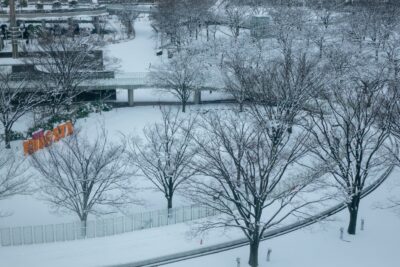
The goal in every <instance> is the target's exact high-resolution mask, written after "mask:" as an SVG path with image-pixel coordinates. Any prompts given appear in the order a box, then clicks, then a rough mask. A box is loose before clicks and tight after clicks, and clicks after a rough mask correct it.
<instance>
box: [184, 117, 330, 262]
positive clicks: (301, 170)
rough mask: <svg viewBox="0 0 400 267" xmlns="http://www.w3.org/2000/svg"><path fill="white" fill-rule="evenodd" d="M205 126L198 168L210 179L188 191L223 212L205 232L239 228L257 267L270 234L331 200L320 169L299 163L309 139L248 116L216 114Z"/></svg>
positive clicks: (194, 182)
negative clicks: (320, 190)
mask: <svg viewBox="0 0 400 267" xmlns="http://www.w3.org/2000/svg"><path fill="white" fill-rule="evenodd" d="M200 125H201V126H200V127H201V130H200V131H199V132H198V133H197V134H196V142H197V144H198V147H199V148H198V149H199V154H198V156H197V157H196V160H195V165H196V168H197V170H198V171H199V173H200V174H202V175H204V176H205V177H198V178H193V179H191V183H190V185H189V186H188V188H187V190H186V192H187V193H188V195H189V196H190V197H191V198H192V199H193V200H194V201H195V202H197V203H200V204H202V205H205V206H207V207H210V208H212V209H215V210H217V211H219V212H220V213H222V216H218V217H216V218H215V217H214V218H211V219H209V220H207V221H205V222H202V225H201V226H200V230H208V229H213V228H238V229H240V230H241V231H243V233H244V235H245V236H246V237H247V239H248V240H249V242H250V256H249V265H250V266H252V267H256V266H258V248H259V243H260V240H261V238H262V237H263V235H264V233H265V231H267V230H268V229H271V228H274V227H277V226H280V225H281V224H282V223H284V222H287V221H288V220H293V219H296V218H297V217H298V216H300V217H308V216H310V210H308V209H307V207H309V208H310V207H311V206H313V208H316V206H314V205H319V204H320V203H321V202H322V201H323V200H325V199H328V197H326V198H325V197H323V196H321V195H320V194H315V190H317V188H319V187H320V186H319V185H318V186H317V183H318V181H319V177H320V176H321V174H322V172H321V169H319V168H317V167H316V166H309V167H306V166H305V165H303V166H301V165H300V164H299V162H301V161H302V159H304V157H305V156H306V154H307V148H306V144H307V139H308V137H309V135H308V133H307V132H306V131H302V130H300V129H299V131H296V134H291V133H289V132H288V131H276V129H277V128H281V127H282V128H286V125H285V124H284V123H283V124H280V123H279V121H275V123H274V124H270V125H269V126H267V125H264V124H259V123H258V122H257V121H255V120H254V119H253V118H252V116H251V115H250V114H248V113H246V112H242V113H239V114H234V113H224V114H211V115H210V116H206V117H204V120H203V122H202V123H201V124H200ZM303 162H304V161H303ZM311 192H314V194H313V195H312V194H310V195H308V193H311ZM314 211H315V210H314Z"/></svg>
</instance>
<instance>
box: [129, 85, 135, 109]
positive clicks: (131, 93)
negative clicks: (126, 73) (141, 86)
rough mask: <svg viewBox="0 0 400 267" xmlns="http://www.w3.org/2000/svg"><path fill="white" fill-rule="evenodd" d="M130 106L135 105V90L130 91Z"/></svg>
mask: <svg viewBox="0 0 400 267" xmlns="http://www.w3.org/2000/svg"><path fill="white" fill-rule="evenodd" d="M128 105H129V106H130V107H133V105H134V91H133V89H128Z"/></svg>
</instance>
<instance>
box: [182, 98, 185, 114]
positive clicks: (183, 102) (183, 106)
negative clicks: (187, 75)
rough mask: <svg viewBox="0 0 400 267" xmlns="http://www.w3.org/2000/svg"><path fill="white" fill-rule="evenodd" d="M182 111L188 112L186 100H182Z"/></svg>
mask: <svg viewBox="0 0 400 267" xmlns="http://www.w3.org/2000/svg"><path fill="white" fill-rule="evenodd" d="M182 112H183V113H185V112H186V101H182Z"/></svg>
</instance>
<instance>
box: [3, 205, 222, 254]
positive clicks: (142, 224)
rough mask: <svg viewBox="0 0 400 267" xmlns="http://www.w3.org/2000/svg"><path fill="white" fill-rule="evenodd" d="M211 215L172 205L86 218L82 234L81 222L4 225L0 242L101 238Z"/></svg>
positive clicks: (208, 211)
mask: <svg viewBox="0 0 400 267" xmlns="http://www.w3.org/2000/svg"><path fill="white" fill-rule="evenodd" d="M215 215H217V211H216V210H212V209H210V208H208V207H204V206H194V205H192V206H184V207H178V208H173V209H171V210H170V212H168V210H167V209H165V210H156V211H149V212H142V213H136V214H133V215H130V216H120V217H112V218H105V219H99V220H89V221H88V222H87V225H86V236H83V235H82V233H84V231H83V230H84V229H83V226H82V224H81V222H72V223H60V224H47V225H36V226H21V227H5V228H0V244H1V246H19V245H32V244H43V243H52V242H63V241H71V240H79V239H85V238H96V237H104V236H111V235H117V234H122V233H127V232H133V231H138V230H142V229H148V228H155V227H162V226H165V225H171V224H177V223H182V222H188V221H193V220H198V219H202V218H205V217H208V216H215Z"/></svg>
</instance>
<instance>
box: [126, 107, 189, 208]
mask: <svg viewBox="0 0 400 267" xmlns="http://www.w3.org/2000/svg"><path fill="white" fill-rule="evenodd" d="M161 113H162V122H161V123H155V124H153V125H151V126H149V127H146V128H145V129H144V130H143V133H144V139H145V143H144V144H139V143H137V142H131V159H132V160H131V161H132V163H133V164H134V166H136V167H137V168H138V169H139V170H141V172H142V174H143V175H144V176H145V177H146V178H147V179H148V180H149V181H150V182H151V183H152V184H153V186H154V187H155V188H156V189H157V190H159V191H160V192H162V193H163V194H164V196H165V198H166V200H167V204H168V205H167V207H168V210H170V209H171V208H172V199H173V196H174V194H175V192H176V191H177V190H178V188H180V187H181V186H182V184H183V183H185V182H186V181H187V180H188V179H189V178H191V177H192V176H193V175H195V174H196V172H195V171H194V170H193V168H191V163H192V159H193V157H194V156H195V155H196V150H195V149H194V147H193V143H192V135H193V129H194V127H195V118H182V117H181V116H180V114H179V110H177V111H173V110H172V109H164V108H162V109H161Z"/></svg>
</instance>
